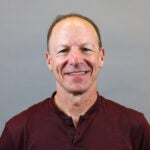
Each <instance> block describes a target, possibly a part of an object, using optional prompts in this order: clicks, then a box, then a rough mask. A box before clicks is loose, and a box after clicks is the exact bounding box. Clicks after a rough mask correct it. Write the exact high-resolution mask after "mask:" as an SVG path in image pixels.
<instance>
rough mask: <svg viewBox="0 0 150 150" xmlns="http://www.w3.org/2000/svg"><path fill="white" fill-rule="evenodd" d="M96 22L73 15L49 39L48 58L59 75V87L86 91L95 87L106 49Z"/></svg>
mask: <svg viewBox="0 0 150 150" xmlns="http://www.w3.org/2000/svg"><path fill="white" fill-rule="evenodd" d="M98 42H99V39H98V36H97V33H96V31H95V30H94V28H93V26H92V25H91V24H90V23H89V22H87V21H86V20H83V19H80V18H77V17H70V18H67V19H64V20H62V21H60V22H59V23H57V24H56V25H55V26H54V28H53V31H52V34H51V37H50V40H49V50H50V52H49V53H48V52H47V53H46V59H47V63H48V66H49V68H50V69H51V70H52V71H53V73H54V76H55V78H56V86H57V91H58V90H59V91H64V90H65V91H67V92H69V93H74V94H75V93H84V92H86V91H88V90H90V89H94V90H96V88H97V87H96V83H97V77H98V72H99V68H100V67H102V66H103V59H104V49H103V48H101V50H100V47H99V45H98Z"/></svg>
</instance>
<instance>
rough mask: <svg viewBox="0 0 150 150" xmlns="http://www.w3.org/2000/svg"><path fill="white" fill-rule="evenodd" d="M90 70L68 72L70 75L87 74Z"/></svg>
mask: <svg viewBox="0 0 150 150" xmlns="http://www.w3.org/2000/svg"><path fill="white" fill-rule="evenodd" d="M88 72H89V71H78V72H70V73H67V74H68V75H73V76H76V75H85V74H87V73H88Z"/></svg>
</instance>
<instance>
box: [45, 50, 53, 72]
mask: <svg viewBox="0 0 150 150" xmlns="http://www.w3.org/2000/svg"><path fill="white" fill-rule="evenodd" d="M45 59H46V62H47V65H48V68H49V69H50V70H52V56H51V54H50V53H49V51H46V52H45Z"/></svg>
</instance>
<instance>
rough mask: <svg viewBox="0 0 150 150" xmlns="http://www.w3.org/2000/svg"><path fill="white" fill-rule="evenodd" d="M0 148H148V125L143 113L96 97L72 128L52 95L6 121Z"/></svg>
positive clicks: (110, 149) (68, 118)
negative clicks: (94, 101) (90, 106)
mask: <svg viewBox="0 0 150 150" xmlns="http://www.w3.org/2000/svg"><path fill="white" fill-rule="evenodd" d="M0 150H150V127H149V124H148V122H147V121H146V119H145V118H144V116H143V114H141V113H139V112H137V111H135V110H132V109H129V108H126V107H124V106H121V105H119V104H117V103H115V102H112V101H110V100H107V99H105V98H103V97H102V96H98V99H97V101H96V103H95V104H94V105H93V106H92V108H91V109H90V110H89V111H88V112H87V113H86V114H85V115H84V116H81V117H80V120H79V124H78V127H77V129H75V127H74V125H73V122H72V119H71V118H70V117H68V116H66V115H65V114H64V113H63V112H61V111H60V110H58V109H57V108H56V106H55V105H54V98H53V97H52V98H48V99H46V100H44V101H42V102H40V103H38V104H36V105H34V106H32V107H30V108H29V109H27V110H25V111H24V112H22V113H20V114H18V115H17V116H15V117H13V118H12V119H11V120H9V121H8V122H7V123H6V126H5V128H4V131H3V133H2V136H1V139H0Z"/></svg>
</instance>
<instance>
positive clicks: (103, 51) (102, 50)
mask: <svg viewBox="0 0 150 150" xmlns="http://www.w3.org/2000/svg"><path fill="white" fill-rule="evenodd" d="M99 56H100V60H99V68H102V67H103V65H104V57H105V49H104V48H103V47H101V49H100V52H99Z"/></svg>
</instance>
